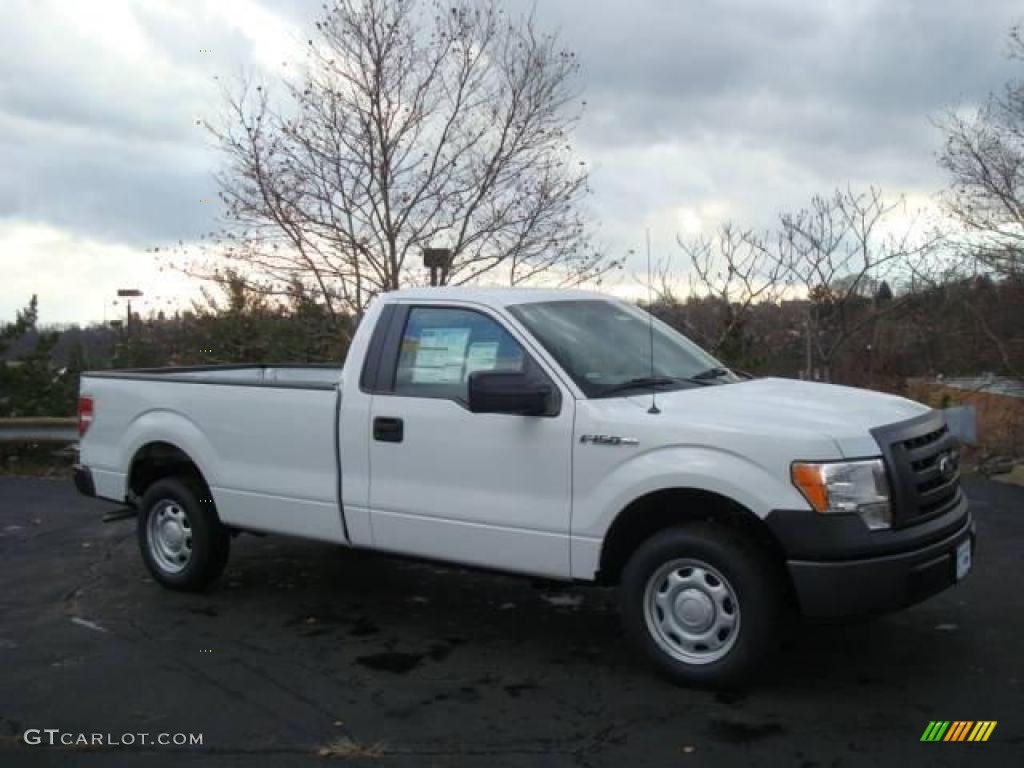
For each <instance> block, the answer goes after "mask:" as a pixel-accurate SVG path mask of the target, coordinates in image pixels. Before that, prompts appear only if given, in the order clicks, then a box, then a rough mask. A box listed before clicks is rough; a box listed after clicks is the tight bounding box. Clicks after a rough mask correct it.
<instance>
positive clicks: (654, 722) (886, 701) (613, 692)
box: [0, 477, 1024, 768]
mask: <svg viewBox="0 0 1024 768" xmlns="http://www.w3.org/2000/svg"><path fill="white" fill-rule="evenodd" d="M967 489H968V494H969V495H970V497H971V499H972V502H973V509H974V512H975V515H976V518H977V521H978V546H977V551H976V559H975V567H974V572H973V573H972V574H971V576H970V577H969V578H968V579H967V581H966V582H964V583H963V584H961V585H960V586H958V587H956V588H954V589H952V590H949V591H947V592H945V593H943V594H941V595H939V596H937V597H935V598H933V599H931V600H929V601H927V602H925V603H923V604H921V605H919V606H916V607H914V608H912V609H909V610H907V611H904V612H902V613H898V614H894V615H890V616H886V617H882V618H879V619H876V620H873V621H865V622H860V623H855V624H847V625H842V626H839V625H832V626H823V625H811V626H800V627H796V628H794V631H793V633H792V636H791V637H790V638H789V639H788V640H787V642H786V645H785V648H784V649H783V652H782V653H781V654H780V656H779V658H778V659H777V661H776V663H774V664H773V665H772V668H771V669H770V670H769V671H768V672H767V674H766V675H765V676H764V678H763V679H762V680H761V681H760V682H759V683H758V684H757V685H756V686H755V687H753V688H751V689H749V690H746V691H741V692H732V693H714V692H707V691H697V690H687V689H681V688H676V687H673V686H671V685H669V684H667V683H665V682H664V681H662V680H661V679H660V678H658V677H657V676H656V675H655V674H654V673H653V672H652V671H651V670H650V669H649V668H648V667H647V665H646V664H645V663H644V662H643V660H642V659H641V658H640V657H639V656H638V655H637V654H636V653H634V652H633V651H632V649H630V648H629V647H627V646H626V644H625V642H624V641H623V639H622V637H621V633H620V631H619V624H618V617H617V615H616V612H615V608H614V597H615V596H614V593H613V592H611V591H607V590H593V589H587V588H583V587H573V586H569V587H564V586H563V587H559V586H554V585H549V584H541V583H536V582H531V581H530V580H528V579H523V578H518V577H512V576H504V575H496V574H490V573H481V572H475V571H464V570H461V569H457V568H446V567H440V566H438V565H434V564H424V563H417V562H411V561H407V560H397V559H390V558H385V557H382V556H377V555H372V554H369V553H363V552H355V551H349V550H344V549H341V548H338V547H332V546H328V545H323V544H316V543H309V542H302V541H297V540H293V539H287V538H281V537H262V538H261V537H255V536H241V537H239V538H237V539H235V540H234V541H233V549H232V555H231V561H230V563H229V565H228V569H227V571H226V573H225V576H224V578H223V579H222V581H221V582H219V583H218V584H217V585H216V586H215V587H214V588H213V589H212V590H211V591H210V592H209V593H207V594H202V595H190V594H177V593H173V592H169V591H166V590H163V589H161V588H160V587H158V586H157V585H156V584H154V583H153V582H152V581H151V579H150V578H149V577H148V575H147V573H146V572H145V570H144V568H143V566H142V562H141V560H140V558H139V554H138V551H137V544H136V539H135V525H134V520H127V521H121V522H112V523H104V522H102V521H101V517H102V515H103V514H104V513H105V512H108V511H110V510H112V509H113V507H112V506H111V505H109V504H106V503H102V502H96V501H93V500H90V499H85V498H82V497H80V496H78V495H77V494H76V493H75V491H74V490H73V488H72V487H71V484H70V482H68V481H66V480H53V479H36V478H14V477H0V558H2V563H3V566H2V569H0V665H2V669H3V674H2V676H0V739H2V741H0V764H3V765H58V764H60V765H66V764H68V763H71V764H74V765H89V766H92V765H95V766H104V767H105V766H119V765H139V764H146V765H204V764H209V763H213V762H216V763H217V764H223V765H237V766H243V765H244V766H251V765H272V766H290V765H304V764H310V763H313V764H321V765H323V764H330V761H332V760H345V761H353V762H355V763H357V764H366V765H379V766H392V765H437V766H445V765H472V766H492V765H515V766H519V765H521V766H535V765H579V766H623V765H628V766H630V767H631V768H633V767H634V766H642V765H674V766H675V765H678V766H686V765H695V766H696V765H716V766H718V765H744V766H745V765H766V766H769V765H770V766H781V765H796V766H805V767H808V768H809V767H811V766H850V765H897V764H902V765H904V766H910V765H962V764H972V765H973V764H991V765H1006V766H1008V765H1021V764H1024V695H1022V693H1024V691H1022V682H1024V489H1021V488H1017V487H1013V486H1008V485H998V484H996V483H991V482H988V481H985V480H980V479H974V478H970V479H968V481H967ZM931 720H974V721H977V720H995V721H997V722H998V725H997V726H996V728H995V730H994V731H993V732H992V736H991V738H990V740H989V741H988V742H987V743H982V744H973V743H957V744H954V743H941V742H940V743H922V742H921V741H920V738H921V735H922V733H923V732H924V730H925V727H926V726H927V725H928V722H929V721H931ZM46 728H51V729H60V731H61V732H64V733H68V734H74V735H77V734H80V733H84V734H94V733H102V734H111V735H112V736H113V737H115V738H116V737H119V736H120V735H122V734H125V733H133V734H138V733H147V734H152V735H154V736H155V735H156V734H160V733H168V734H176V733H199V734H202V745H201V746H191V747H174V746H138V745H133V746H96V747H88V748H85V747H81V746H68V747H58V746H48V745H46V744H41V745H37V746H29V745H26V744H25V743H24V741H23V738H22V734H23V733H24V732H25V731H26V730H28V729H46Z"/></svg>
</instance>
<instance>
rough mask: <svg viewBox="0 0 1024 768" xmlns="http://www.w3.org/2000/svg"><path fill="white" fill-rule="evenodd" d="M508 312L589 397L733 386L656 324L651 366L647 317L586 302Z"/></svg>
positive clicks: (702, 355)
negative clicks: (722, 384) (718, 383)
mask: <svg viewBox="0 0 1024 768" xmlns="http://www.w3.org/2000/svg"><path fill="white" fill-rule="evenodd" d="M509 310H510V311H511V312H512V314H513V315H515V317H516V319H518V320H519V322H521V323H522V324H523V325H525V326H526V328H527V329H528V330H529V331H530V333H532V334H533V335H534V336H535V337H536V338H537V340H538V341H540V343H541V344H543V345H544V348H545V349H547V351H548V352H550V353H551V356H552V357H554V358H555V360H557V361H558V363H559V365H561V366H562V367H563V368H564V369H565V371H566V372H567V373H568V374H569V375H570V376H571V377H572V378H573V380H574V381H575V382H576V384H577V385H579V387H580V389H582V390H583V392H584V393H585V394H586V395H587V397H601V396H602V395H612V394H623V395H624V394H628V392H627V391H626V390H627V389H628V388H629V386H630V382H634V381H635V382H636V385H637V388H642V387H643V386H645V385H650V386H654V385H657V386H658V387H659V388H665V387H671V386H672V385H675V386H676V387H689V386H699V385H703V384H708V383H711V381H712V380H714V379H718V380H720V381H722V382H725V381H736V378H735V377H734V376H733V375H732V374H731V373H730V372H729V371H728V370H726V369H724V367H723V366H722V364H721V363H720V362H719V361H717V360H715V358H713V357H712V356H711V355H709V354H708V353H707V352H705V351H704V350H702V349H701V348H700V347H698V346H697V345H696V344H694V343H693V342H692V341H690V340H689V339H687V338H686V337H685V336H683V335H681V334H679V333H677V332H676V331H675V330H673V329H672V328H670V327H669V326H667V325H665V324H664V323H662V322H661V321H660V320H657V319H655V321H654V324H653V325H654V365H653V366H652V365H651V324H650V315H648V314H647V313H646V312H644V311H643V310H642V309H640V308H638V307H633V306H629V305H627V304H624V303H620V302H617V301H606V300H602V299H587V300H582V301H577V300H571V301H546V302H538V303H535V304H518V305H516V306H513V307H509ZM709 372H711V373H710V375H709ZM652 376H653V379H652ZM694 377H698V378H697V380H694Z"/></svg>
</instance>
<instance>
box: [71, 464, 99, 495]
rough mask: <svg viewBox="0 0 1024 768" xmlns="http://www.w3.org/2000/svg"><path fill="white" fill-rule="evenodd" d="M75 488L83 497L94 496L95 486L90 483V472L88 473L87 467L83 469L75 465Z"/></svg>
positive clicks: (79, 465)
mask: <svg viewBox="0 0 1024 768" xmlns="http://www.w3.org/2000/svg"><path fill="white" fill-rule="evenodd" d="M74 473H75V488H77V489H78V492H79V493H80V494H82V495H83V496H95V495H96V485H95V484H94V483H93V481H92V472H90V471H89V468H88V467H83V466H82V465H81V464H75V466H74Z"/></svg>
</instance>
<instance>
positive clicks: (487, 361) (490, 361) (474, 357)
mask: <svg viewBox="0 0 1024 768" xmlns="http://www.w3.org/2000/svg"><path fill="white" fill-rule="evenodd" d="M497 367H498V342H496V341H478V342H477V343H476V344H470V345H469V353H468V354H467V355H466V376H467V378H468V377H469V374H471V373H472V372H473V371H493V370H494V369H495V368H497Z"/></svg>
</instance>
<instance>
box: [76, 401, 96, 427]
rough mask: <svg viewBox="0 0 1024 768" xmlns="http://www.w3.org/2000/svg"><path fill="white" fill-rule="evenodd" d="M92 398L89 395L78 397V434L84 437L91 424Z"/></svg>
mask: <svg viewBox="0 0 1024 768" xmlns="http://www.w3.org/2000/svg"><path fill="white" fill-rule="evenodd" d="M92 415H93V412H92V398H91V397H80V398H78V436H79V437H84V436H85V433H86V432H87V431H88V429H89V425H90V424H92Z"/></svg>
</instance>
